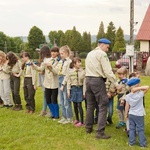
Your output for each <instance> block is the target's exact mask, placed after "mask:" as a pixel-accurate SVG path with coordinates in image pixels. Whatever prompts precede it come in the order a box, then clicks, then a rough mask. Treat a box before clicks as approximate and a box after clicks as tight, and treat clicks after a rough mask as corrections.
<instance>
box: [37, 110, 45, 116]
mask: <svg viewBox="0 0 150 150" xmlns="http://www.w3.org/2000/svg"><path fill="white" fill-rule="evenodd" d="M46 114H47V113H46V111H41V113H40V114H39V116H45V115H46Z"/></svg>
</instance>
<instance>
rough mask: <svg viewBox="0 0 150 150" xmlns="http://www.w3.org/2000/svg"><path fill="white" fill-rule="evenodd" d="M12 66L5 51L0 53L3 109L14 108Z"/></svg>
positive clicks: (0, 93) (0, 88) (0, 84)
mask: <svg viewBox="0 0 150 150" xmlns="http://www.w3.org/2000/svg"><path fill="white" fill-rule="evenodd" d="M10 72H11V69H10V66H8V60H6V55H5V53H4V52H3V51H0V97H1V99H2V100H3V107H7V108H10V107H12V106H13V105H12V102H11V88H10Z"/></svg>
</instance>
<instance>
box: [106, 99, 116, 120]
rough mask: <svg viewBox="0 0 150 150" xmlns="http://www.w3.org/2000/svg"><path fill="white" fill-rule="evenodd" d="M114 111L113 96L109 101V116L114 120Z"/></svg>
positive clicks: (108, 117)
mask: <svg viewBox="0 0 150 150" xmlns="http://www.w3.org/2000/svg"><path fill="white" fill-rule="evenodd" d="M113 111H114V97H111V98H109V103H108V116H107V119H108V120H111V121H112V116H113Z"/></svg>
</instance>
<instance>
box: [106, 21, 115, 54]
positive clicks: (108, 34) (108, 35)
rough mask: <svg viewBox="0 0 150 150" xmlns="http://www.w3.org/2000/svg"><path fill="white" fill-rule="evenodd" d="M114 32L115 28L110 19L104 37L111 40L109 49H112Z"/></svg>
mask: <svg viewBox="0 0 150 150" xmlns="http://www.w3.org/2000/svg"><path fill="white" fill-rule="evenodd" d="M115 33H116V28H115V26H114V23H113V22H112V21H111V22H110V23H109V25H108V27H107V32H106V38H107V39H109V40H110V41H111V45H110V51H112V49H113V47H114V42H115Z"/></svg>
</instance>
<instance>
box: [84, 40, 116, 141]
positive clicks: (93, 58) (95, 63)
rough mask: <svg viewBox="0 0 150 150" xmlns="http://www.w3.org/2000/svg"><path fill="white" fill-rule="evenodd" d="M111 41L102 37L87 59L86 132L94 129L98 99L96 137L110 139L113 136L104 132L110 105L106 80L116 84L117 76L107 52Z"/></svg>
mask: <svg viewBox="0 0 150 150" xmlns="http://www.w3.org/2000/svg"><path fill="white" fill-rule="evenodd" d="M110 43H111V42H110V41H109V40H108V39H105V38H102V39H99V41H98V48H97V49H95V50H92V51H91V52H89V53H88V55H87V58H86V60H85V65H86V88H87V89H86V100H87V114H86V132H87V133H91V132H92V131H93V113H94V108H95V103H96V101H97V103H98V107H99V115H98V129H97V134H96V138H98V139H108V138H110V137H111V136H109V135H106V134H105V133H104V131H105V126H106V115H107V106H108V102H109V101H108V97H107V93H106V87H105V80H106V78H108V79H109V80H110V81H111V82H112V83H113V84H115V85H116V77H115V75H114V73H113V72H112V68H111V65H110V62H109V59H108V57H107V54H106V52H107V51H108V49H109V45H110Z"/></svg>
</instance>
